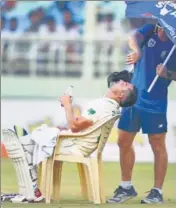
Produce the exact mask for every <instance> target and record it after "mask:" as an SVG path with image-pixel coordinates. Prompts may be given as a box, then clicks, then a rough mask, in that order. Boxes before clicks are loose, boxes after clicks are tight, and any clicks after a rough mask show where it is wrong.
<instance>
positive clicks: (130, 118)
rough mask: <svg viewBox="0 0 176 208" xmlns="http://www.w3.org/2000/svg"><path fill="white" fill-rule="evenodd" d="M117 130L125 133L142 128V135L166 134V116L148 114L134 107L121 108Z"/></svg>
mask: <svg viewBox="0 0 176 208" xmlns="http://www.w3.org/2000/svg"><path fill="white" fill-rule="evenodd" d="M118 128H119V129H121V130H124V131H127V132H138V131H139V130H140V129H141V128H142V132H143V133H144V134H159V133H165V132H167V116H166V114H163V113H161V114H159V113H150V112H146V111H143V110H141V109H139V108H136V107H134V106H133V107H128V108H123V109H122V112H121V117H120V120H119V123H118Z"/></svg>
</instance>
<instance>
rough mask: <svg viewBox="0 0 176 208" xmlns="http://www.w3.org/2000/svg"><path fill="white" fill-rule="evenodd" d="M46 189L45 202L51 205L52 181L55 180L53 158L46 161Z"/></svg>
mask: <svg viewBox="0 0 176 208" xmlns="http://www.w3.org/2000/svg"><path fill="white" fill-rule="evenodd" d="M46 170H47V171H46V187H45V202H46V204H50V200H51V190H52V185H53V183H52V180H53V158H52V157H49V158H48V159H47V161H46Z"/></svg>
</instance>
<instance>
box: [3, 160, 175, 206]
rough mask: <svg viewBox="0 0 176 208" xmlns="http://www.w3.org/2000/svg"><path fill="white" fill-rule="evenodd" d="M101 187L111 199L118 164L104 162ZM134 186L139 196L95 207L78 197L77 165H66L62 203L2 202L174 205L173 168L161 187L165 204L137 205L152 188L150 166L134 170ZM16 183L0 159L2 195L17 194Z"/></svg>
mask: <svg viewBox="0 0 176 208" xmlns="http://www.w3.org/2000/svg"><path fill="white" fill-rule="evenodd" d="M103 167H104V168H103V175H104V188H105V194H106V197H107V198H108V197H111V196H112V194H113V191H114V189H115V188H116V186H117V185H118V184H119V182H120V167H119V164H117V163H107V162H105V163H104V165H103ZM133 183H134V185H135V187H136V190H137V192H138V196H137V197H136V198H134V199H132V200H131V201H128V202H127V203H125V204H115V205H111V204H103V205H94V204H91V203H89V202H88V201H85V200H83V199H82V197H81V193H80V186H79V178H78V174H77V169H76V165H74V164H71V163H65V165H64V169H63V176H62V187H61V201H60V202H58V203H54V204H51V205H45V204H26V205H25V204H23V205H20V204H12V203H7V202H5V203H3V207H4V208H6V207H7V208H8V207H10V208H11V207H14V208H22V207H24V208H71V207H74V208H82V207H86V208H97V207H102V208H118V207H119V208H141V207H149V208H155V207H162V208H170V207H175V206H176V190H175V186H176V175H175V165H173V164H172V165H171V164H170V165H169V167H168V172H167V176H166V180H165V185H164V189H163V191H164V198H165V204H164V205H143V204H139V202H140V200H141V199H142V197H143V196H145V192H146V191H148V190H150V188H151V187H152V185H153V165H152V164H136V166H135V169H134V176H133ZM17 191H18V189H17V183H16V177H15V173H14V169H13V166H12V164H11V162H10V161H9V160H8V159H2V160H1V192H3V193H14V192H17Z"/></svg>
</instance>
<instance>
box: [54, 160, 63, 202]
mask: <svg viewBox="0 0 176 208" xmlns="http://www.w3.org/2000/svg"><path fill="white" fill-rule="evenodd" d="M62 165H63V162H61V161H55V162H54V168H53V171H54V172H53V199H54V200H56V201H58V200H59V199H60V187H61V176H62Z"/></svg>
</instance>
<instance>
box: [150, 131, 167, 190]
mask: <svg viewBox="0 0 176 208" xmlns="http://www.w3.org/2000/svg"><path fill="white" fill-rule="evenodd" d="M165 140H166V133H163V134H154V135H149V142H150V145H151V147H152V150H153V153H154V162H155V163H154V187H155V188H157V189H162V186H163V183H164V179H165V176H166V171H167V164H168V157H167V150H166V144H165Z"/></svg>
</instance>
